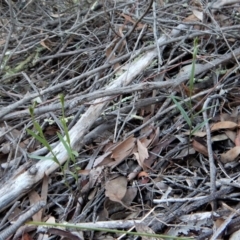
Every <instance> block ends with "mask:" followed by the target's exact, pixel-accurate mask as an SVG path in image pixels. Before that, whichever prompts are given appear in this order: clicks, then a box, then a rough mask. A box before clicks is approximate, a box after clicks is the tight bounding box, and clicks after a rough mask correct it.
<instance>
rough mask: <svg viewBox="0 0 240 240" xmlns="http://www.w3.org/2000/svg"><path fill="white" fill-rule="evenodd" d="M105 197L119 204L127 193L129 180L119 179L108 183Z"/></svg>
mask: <svg viewBox="0 0 240 240" xmlns="http://www.w3.org/2000/svg"><path fill="white" fill-rule="evenodd" d="M105 190H106V191H105V195H106V197H109V199H110V200H112V201H114V202H119V201H121V200H122V199H123V197H124V196H125V194H126V192H127V178H125V177H118V178H115V179H113V180H111V181H108V182H106V186H105Z"/></svg>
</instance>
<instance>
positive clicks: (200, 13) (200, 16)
mask: <svg viewBox="0 0 240 240" xmlns="http://www.w3.org/2000/svg"><path fill="white" fill-rule="evenodd" d="M193 14H194V16H196V17H197V18H198V19H199V20H200V21H203V13H202V12H200V11H198V10H193Z"/></svg>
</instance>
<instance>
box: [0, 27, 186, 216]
mask: <svg viewBox="0 0 240 240" xmlns="http://www.w3.org/2000/svg"><path fill="white" fill-rule="evenodd" d="M182 26H184V25H181V27H182ZM184 27H185V26H184ZM180 30H181V29H179V30H177V29H174V30H173V32H174V35H175V36H176V35H178V34H179V33H180ZM166 39H167V37H166V36H163V37H161V38H160V39H159V41H158V43H161V42H163V41H166ZM156 53H157V51H156V50H155V49H154V50H152V51H149V52H147V53H145V54H144V55H143V56H142V57H140V58H139V59H138V60H137V61H136V62H133V63H131V64H129V65H128V69H127V70H126V71H125V72H124V73H123V74H122V75H121V76H120V77H118V78H117V79H116V80H114V81H113V82H110V84H109V85H108V86H107V87H106V89H117V88H119V87H122V86H127V85H129V84H130V83H131V81H132V80H133V79H134V78H135V77H137V75H138V74H140V73H141V72H142V71H143V70H145V69H146V67H148V66H149V65H150V64H151V63H152V61H153V59H154V58H155V57H156ZM110 99H111V97H104V98H100V99H97V100H95V101H94V102H93V104H92V105H91V106H90V107H89V108H88V110H87V111H86V112H85V113H84V114H83V115H82V117H81V118H80V119H79V121H78V122H77V123H76V124H75V126H74V127H73V128H72V129H71V130H70V131H69V135H70V139H71V145H72V148H73V149H74V150H76V151H79V150H80V146H81V140H82V139H83V137H84V136H85V134H86V133H87V132H88V130H89V128H90V127H91V126H92V124H93V123H94V122H95V121H96V119H97V118H98V117H99V115H100V114H101V113H102V112H103V109H104V107H105V106H106V105H107V104H108V101H109V100H110ZM53 151H54V153H55V154H57V157H58V161H59V163H60V164H64V163H65V162H66V160H67V158H68V154H67V151H66V149H65V148H64V146H63V145H62V143H59V144H58V145H57V146H56V147H55V148H54V149H53ZM47 157H49V160H41V161H39V162H37V163H36V164H35V165H34V166H33V167H31V168H30V169H29V170H28V171H26V172H24V173H22V174H20V175H18V176H17V177H15V178H13V179H10V180H9V181H8V182H7V183H5V184H4V186H2V187H1V189H0V212H1V211H2V210H4V209H5V208H6V207H8V206H9V205H10V204H11V203H12V202H13V201H16V200H17V199H19V198H20V197H21V196H23V195H25V194H26V193H27V192H29V191H30V190H31V188H32V187H33V186H34V185H35V184H36V183H38V182H39V181H41V179H42V178H43V176H44V174H46V175H49V174H51V173H52V172H54V171H55V170H56V169H57V168H58V164H56V163H55V162H53V161H52V160H51V154H48V155H47ZM34 172H35V174H33V173H34Z"/></svg>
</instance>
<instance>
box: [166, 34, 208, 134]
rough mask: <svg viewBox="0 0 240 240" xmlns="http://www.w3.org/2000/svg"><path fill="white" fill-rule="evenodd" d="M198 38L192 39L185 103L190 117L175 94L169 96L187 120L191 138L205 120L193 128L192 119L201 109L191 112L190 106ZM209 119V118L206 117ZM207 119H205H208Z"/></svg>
mask: <svg viewBox="0 0 240 240" xmlns="http://www.w3.org/2000/svg"><path fill="white" fill-rule="evenodd" d="M197 45H198V39H197V38H195V39H194V49H193V60H192V67H191V73H190V79H189V98H190V101H188V103H187V105H188V109H189V111H190V117H189V116H188V113H187V112H186V111H185V110H184V108H183V107H182V106H181V104H180V103H179V102H178V100H177V99H178V98H177V97H175V96H170V98H171V99H172V100H173V102H174V103H175V105H176V106H177V108H178V110H179V111H180V113H181V115H182V116H183V118H184V120H185V121H186V122H187V124H188V126H189V129H190V134H189V138H191V136H192V135H193V134H194V133H195V132H196V131H198V130H199V129H200V128H202V127H203V126H204V125H205V123H206V121H204V122H202V123H201V124H199V125H197V126H196V127H194V128H193V120H194V118H195V117H196V116H198V115H199V114H200V113H201V112H202V111H205V110H206V109H204V110H201V111H199V112H197V113H195V114H194V113H193V106H192V96H193V92H194V75H195V65H196V59H197V52H198V46H197ZM208 120H209V119H208ZM208 120H207V121H208Z"/></svg>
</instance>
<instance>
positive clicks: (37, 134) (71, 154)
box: [27, 94, 78, 188]
mask: <svg viewBox="0 0 240 240" xmlns="http://www.w3.org/2000/svg"><path fill="white" fill-rule="evenodd" d="M59 98H60V102H61V106H62V117H61V118H60V122H61V125H62V129H63V134H64V135H65V138H64V136H63V135H61V134H60V133H57V136H58V138H59V141H60V142H61V143H62V145H63V146H64V148H65V149H66V151H67V155H68V159H67V161H66V162H65V164H64V166H62V165H61V164H60V162H59V161H58V158H57V154H56V153H55V152H54V151H53V149H52V147H51V145H50V144H49V143H48V141H47V139H46V138H45V136H44V133H43V130H42V128H41V126H40V124H39V123H38V122H37V121H36V119H35V117H34V108H35V106H36V103H34V104H33V106H31V107H30V108H29V112H30V115H31V118H32V122H33V126H34V130H35V131H33V130H30V129H27V133H28V134H29V135H31V136H32V137H34V138H35V139H36V140H37V141H38V142H40V143H41V144H42V145H43V146H45V147H46V148H47V149H48V151H49V152H50V153H51V155H52V157H44V156H36V155H31V154H30V155H29V157H31V158H34V159H38V160H49V159H50V160H52V161H54V162H55V163H56V164H58V166H59V167H60V169H61V172H62V173H63V176H64V178H65V179H66V174H65V172H68V173H70V174H71V175H72V176H73V177H74V179H75V180H76V181H78V173H77V171H78V168H77V167H76V168H75V170H74V172H71V171H69V170H68V168H69V163H70V161H72V162H73V163H74V164H75V163H76V157H77V156H78V152H77V151H74V150H73V149H72V147H71V140H70V135H69V131H68V127H67V118H66V117H65V111H64V96H63V95H62V94H61V95H60V96H59ZM65 182H66V181H65ZM66 185H67V187H69V188H70V186H69V185H68V184H67V182H66Z"/></svg>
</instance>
